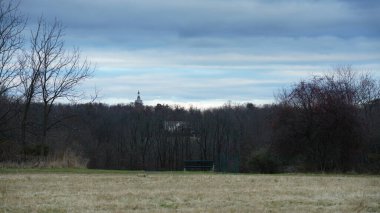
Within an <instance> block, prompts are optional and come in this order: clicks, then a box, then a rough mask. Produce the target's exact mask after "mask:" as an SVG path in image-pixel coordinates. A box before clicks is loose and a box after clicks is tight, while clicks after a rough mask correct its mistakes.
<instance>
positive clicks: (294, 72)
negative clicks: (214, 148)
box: [20, 0, 380, 108]
mask: <svg viewBox="0 0 380 213" xmlns="http://www.w3.org/2000/svg"><path fill="white" fill-rule="evenodd" d="M20 9H21V11H22V12H23V13H24V14H26V15H27V17H28V20H29V21H28V28H33V26H35V24H36V22H37V20H38V18H39V17H40V16H41V15H43V16H44V17H45V18H46V19H47V20H54V19H55V18H57V19H58V20H60V21H61V22H62V23H63V25H64V26H65V37H64V39H65V42H66V43H65V44H66V47H67V48H72V47H74V46H75V47H78V48H79V49H80V50H81V53H82V56H83V57H86V58H87V59H88V60H90V61H91V62H92V64H94V66H95V72H94V75H93V77H92V78H91V79H90V80H87V81H86V82H83V83H82V84H81V85H80V90H84V91H86V93H88V94H90V93H93V91H94V88H96V89H97V90H98V91H99V99H98V101H100V102H104V103H108V104H117V103H130V102H132V101H134V100H135V99H136V95H137V91H138V90H139V91H140V92H141V98H142V99H143V101H144V103H145V104H148V105H155V104H157V103H166V104H178V105H183V106H190V105H192V106H195V107H200V108H203V107H216V106H220V105H223V104H225V103H226V102H228V101H231V102H232V103H247V102H251V103H254V104H257V105H261V104H269V103H273V102H274V101H275V98H274V95H275V94H276V93H277V92H278V91H279V90H281V89H282V88H287V87H289V86H291V85H292V84H294V83H296V82H297V81H299V80H302V79H307V78H308V77H309V76H310V75H317V74H323V73H327V72H332V70H333V69H334V68H336V67H339V66H345V65H352V66H353V68H354V69H355V70H358V71H366V72H367V71H369V72H372V73H373V75H375V76H376V77H380V69H379V68H380V21H379V20H380V13H379V12H378V11H380V1H377V0H360V1H356V0H286V1H285V0H234V1H231V0H107V1H105V0H22V1H21V5H20Z"/></svg>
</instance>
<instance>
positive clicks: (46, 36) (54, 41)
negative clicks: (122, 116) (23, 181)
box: [28, 18, 91, 145]
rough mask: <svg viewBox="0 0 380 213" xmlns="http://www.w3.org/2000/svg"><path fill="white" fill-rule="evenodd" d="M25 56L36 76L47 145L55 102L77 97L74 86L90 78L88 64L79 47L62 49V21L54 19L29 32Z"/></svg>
mask: <svg viewBox="0 0 380 213" xmlns="http://www.w3.org/2000/svg"><path fill="white" fill-rule="evenodd" d="M28 58H29V66H30V69H31V70H32V73H33V74H36V75H37V79H36V81H38V87H37V88H36V89H37V90H38V91H35V92H38V93H39V96H38V101H41V102H42V104H43V119H42V144H43V145H47V144H46V142H47V141H46V137H47V132H48V131H49V129H51V128H52V127H53V126H54V125H55V124H56V123H57V122H52V123H49V115H50V113H51V111H52V108H53V106H54V103H55V102H56V101H57V100H59V99H61V98H66V99H69V100H72V99H75V98H77V97H79V96H80V94H78V92H76V90H75V88H76V86H78V84H79V83H80V82H81V81H83V80H85V79H87V78H89V77H90V75H91V71H90V65H89V63H88V62H87V60H82V59H81V56H80V52H79V50H78V49H74V50H72V51H68V50H66V49H65V46H64V40H63V26H62V25H61V23H60V22H58V21H57V20H55V21H54V22H53V23H52V24H50V23H47V22H46V21H45V20H44V19H43V18H40V19H39V21H38V26H37V29H36V30H34V31H33V32H32V38H31V52H30V54H29V56H28ZM34 83H37V82H34Z"/></svg>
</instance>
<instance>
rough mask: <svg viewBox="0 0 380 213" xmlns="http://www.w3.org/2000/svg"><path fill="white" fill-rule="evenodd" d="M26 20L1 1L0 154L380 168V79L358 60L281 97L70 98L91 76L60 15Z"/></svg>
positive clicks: (100, 161)
mask: <svg viewBox="0 0 380 213" xmlns="http://www.w3.org/2000/svg"><path fill="white" fill-rule="evenodd" d="M27 30H28V29H26V18H25V17H24V16H23V15H22V14H20V13H19V11H18V4H17V3H15V2H14V1H6V0H0V162H17V163H19V164H22V163H23V162H28V161H36V162H37V163H39V162H42V161H44V160H46V159H48V158H49V157H50V156H59V155H62V153H64V152H66V151H67V150H71V151H73V152H75V153H76V154H77V155H79V156H81V157H82V158H85V159H88V162H87V164H86V166H87V167H88V168H102V169H130V170H182V169H183V164H184V161H186V160H212V161H214V163H215V169H216V171H221V172H261V173H273V172H293V171H294V172H297V171H298V172H320V171H322V172H350V171H356V172H377V173H378V172H379V171H380V131H379V129H380V83H379V80H378V79H376V78H375V77H373V76H371V75H370V74H366V73H358V72H357V71H355V70H354V69H353V68H351V67H350V66H342V67H339V68H336V69H335V71H334V72H331V73H330V74H326V75H318V76H311V77H310V78H309V79H305V80H303V81H300V82H298V83H295V84H294V85H292V86H290V87H289V88H287V89H284V90H283V91H281V92H279V93H278V94H277V95H276V99H277V100H276V103H274V104H270V105H264V106H255V105H254V104H251V103H247V104H241V105H231V104H228V103H227V104H225V105H224V106H222V107H218V108H210V109H204V110H200V109H196V108H190V109H185V108H183V107H180V106H168V105H163V104H157V105H156V106H143V105H140V104H136V105H135V104H119V105H107V104H102V103H96V102H90V103H86V104H76V103H72V104H62V103H59V102H57V101H58V100H60V99H63V98H66V99H70V100H75V99H76V98H78V97H80V95H81V94H80V93H78V92H77V91H76V86H77V85H78V84H79V83H80V82H82V81H83V80H85V79H87V78H89V77H91V72H92V71H91V70H92V69H91V65H90V63H89V62H87V61H86V60H84V59H83V58H82V57H81V56H80V53H79V50H78V49H75V48H74V49H72V50H70V49H67V48H66V46H65V45H64V39H63V27H62V24H61V23H60V22H58V21H57V20H53V21H51V22H49V21H46V20H45V19H44V18H43V17H42V18H40V19H39V20H38V22H37V26H36V27H35V28H34V29H29V31H30V33H29V37H25V36H24V35H26V33H25V31H27Z"/></svg>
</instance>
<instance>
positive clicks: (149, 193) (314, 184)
mask: <svg viewBox="0 0 380 213" xmlns="http://www.w3.org/2000/svg"><path fill="white" fill-rule="evenodd" d="M0 211H1V212H129V211H138V212H174V211H181V212H205V211H206V212H220V211H221V212H380V177H379V176H343V175H234V174H214V173H189V172H187V173H184V172H128V171H104V170H87V169H79V170H75V169H58V170H57V169H54V170H51V169H38V170H37V169H29V170H17V169H0Z"/></svg>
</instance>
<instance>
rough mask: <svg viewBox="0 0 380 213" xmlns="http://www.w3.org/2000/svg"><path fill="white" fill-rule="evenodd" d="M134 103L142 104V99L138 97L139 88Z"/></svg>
mask: <svg viewBox="0 0 380 213" xmlns="http://www.w3.org/2000/svg"><path fill="white" fill-rule="evenodd" d="M135 105H143V101H142V100H141V98H140V90H139V91H137V99H136V100H135Z"/></svg>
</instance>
